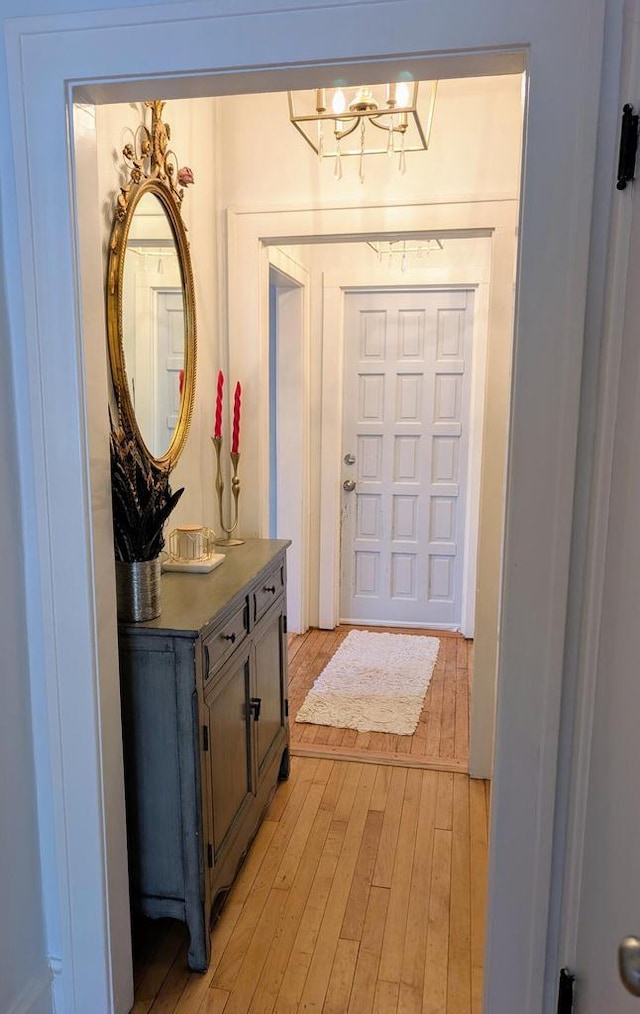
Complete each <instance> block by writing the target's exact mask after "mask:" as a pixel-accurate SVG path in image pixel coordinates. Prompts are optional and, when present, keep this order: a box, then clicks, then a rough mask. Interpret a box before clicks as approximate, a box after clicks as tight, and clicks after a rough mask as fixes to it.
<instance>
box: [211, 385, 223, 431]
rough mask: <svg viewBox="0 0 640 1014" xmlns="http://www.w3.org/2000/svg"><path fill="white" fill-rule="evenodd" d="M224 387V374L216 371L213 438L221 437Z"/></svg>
mask: <svg viewBox="0 0 640 1014" xmlns="http://www.w3.org/2000/svg"><path fill="white" fill-rule="evenodd" d="M223 387H224V373H223V372H222V370H218V391H217V394H216V420H215V425H214V429H213V435H214V437H221V436H222V388H223Z"/></svg>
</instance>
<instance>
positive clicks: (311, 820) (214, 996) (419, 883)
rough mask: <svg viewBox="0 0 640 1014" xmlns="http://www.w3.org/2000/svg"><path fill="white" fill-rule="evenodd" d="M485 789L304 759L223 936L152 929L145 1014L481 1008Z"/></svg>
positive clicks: (143, 987) (463, 1013)
mask: <svg viewBox="0 0 640 1014" xmlns="http://www.w3.org/2000/svg"><path fill="white" fill-rule="evenodd" d="M487 789H488V786H487V783H484V782H480V781H471V780H470V779H469V778H468V777H467V776H466V775H463V774H454V773H451V772H442V771H440V772H436V771H429V770H419V769H415V768H410V769H408V768H401V767H390V766H383V765H376V764H363V763H353V762H352V763H348V762H341V761H331V760H326V759H320V760H318V759H314V758H301V757H294V758H293V762H292V772H291V778H290V780H289V781H288V782H287V783H286V784H284V785H281V786H280V787H279V789H278V791H277V794H276V796H275V798H274V800H273V802H272V804H271V807H270V809H269V811H268V813H267V816H266V819H265V821H264V823H263V824H262V826H261V829H260V831H259V833H258V836H257V838H256V840H255V842H254V844H253V846H252V848H251V850H250V853H249V856H248V858H247V860H246V862H245V865H244V867H243V868H242V870H241V872H240V875H239V877H238V879H237V881H236V883H235V885H234V887H233V889H232V891H231V894H230V895H229V898H228V900H227V904H226V906H225V908H224V909H223V912H222V916H221V918H220V921H219V923H218V925H217V926H216V927H215V929H214V931H213V936H212V947H213V959H212V964H211V967H210V969H209V971H208V973H207V974H206V975H204V976H202V975H197V974H193V973H189V971H188V969H187V967H186V933H185V930H184V927H183V926H182V925H181V924H180V923H172V922H170V921H168V920H163V921H161V922H160V923H157V924H153V923H149V925H148V927H147V930H146V933H145V938H144V944H143V946H142V948H141V950H140V951H139V954H138V961H137V965H136V1003H135V1006H134V1007H133V1012H134V1014H148V1012H151V1014H222V1012H224V1014H272V1012H273V1014H285V1012H290V1014H294V1012H301V1011H316V1012H321V1011H322V1012H323V1014H400V1012H402V1014H414V1012H415V1014H480V1010H481V1008H480V1003H481V1000H480V997H481V988H482V961H483V936H484V909H485V892H486V886H485V885H486V854H487Z"/></svg>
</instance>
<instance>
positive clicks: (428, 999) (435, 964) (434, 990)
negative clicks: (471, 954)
mask: <svg viewBox="0 0 640 1014" xmlns="http://www.w3.org/2000/svg"><path fill="white" fill-rule="evenodd" d="M451 839H452V832H451V831H445V830H442V829H441V828H438V827H436V829H435V831H434V834H433V861H432V864H431V889H430V892H429V926H428V930H427V952H426V955H425V969H424V987H423V991H422V1010H423V1014H443V1012H446V1011H447V970H448V963H449V909H450V899H451V844H452V843H451Z"/></svg>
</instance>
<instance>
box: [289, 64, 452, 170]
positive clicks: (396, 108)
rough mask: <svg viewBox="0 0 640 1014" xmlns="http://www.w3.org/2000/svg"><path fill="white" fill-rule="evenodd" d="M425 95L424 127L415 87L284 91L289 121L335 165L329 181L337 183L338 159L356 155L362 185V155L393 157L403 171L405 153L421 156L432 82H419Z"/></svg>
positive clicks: (402, 83)
mask: <svg viewBox="0 0 640 1014" xmlns="http://www.w3.org/2000/svg"><path fill="white" fill-rule="evenodd" d="M422 84H423V86H424V87H425V88H426V89H428V90H429V95H428V98H427V101H426V107H425V113H424V123H423V122H422V120H421V118H420V114H419V112H418V90H419V86H420V82H418V81H413V82H411V83H407V82H405V81H400V82H397V83H394V82H392V83H390V84H385V85H361V86H360V87H359V88H356V89H355V90H354V92H353V94H352V95H351V97H349V96H348V95H347V93H346V91H345V89H343V88H315V89H313V90H310V91H301V92H289V93H288V94H289V119H290V120H291V123H293V125H294V127H295V128H296V129H297V130H299V131H300V133H301V134H302V136H303V137H304V139H305V141H306V142H307V144H308V145H309V146H310V147H311V148H312V149H313V151H314V152H315V153H316V155H317V156H318V157H319V158H320V159H322V158H331V159H333V160H334V176H335V177H336V179H341V178H342V158H343V156H348V155H352V156H353V155H357V156H358V158H359V160H360V161H359V176H360V180H361V182H362V181H363V180H364V159H365V156H366V155H383V154H387V155H394V154H395V155H397V156H398V169H399V170H400V172H401V173H404V172H405V170H406V160H405V155H406V153H407V152H408V151H426V150H427V148H428V146H429V136H430V134H431V122H432V120H433V109H434V106H435V101H436V91H437V85H438V82H437V81H426V82H422Z"/></svg>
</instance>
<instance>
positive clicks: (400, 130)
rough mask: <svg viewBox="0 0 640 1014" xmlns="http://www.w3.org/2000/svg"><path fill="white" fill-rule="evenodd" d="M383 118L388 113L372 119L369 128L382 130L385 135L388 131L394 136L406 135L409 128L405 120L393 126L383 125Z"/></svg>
mask: <svg viewBox="0 0 640 1014" xmlns="http://www.w3.org/2000/svg"><path fill="white" fill-rule="evenodd" d="M384 116H388V113H382V114H381V115H380V116H376V117H373V118H372V120H371V126H372V127H377V128H378V130H384V131H386V133H387V134H388V133H389V131H390V130H392V131H393V133H394V134H404V133H406V131H407V128H408V126H409V124H408V123H407V121H406V120H405V121H404V122H403V121H401V122H400V123H398V125H397V126H395V125H394V124H390V123H385V122H384V119H383V117H384Z"/></svg>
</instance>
